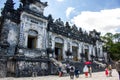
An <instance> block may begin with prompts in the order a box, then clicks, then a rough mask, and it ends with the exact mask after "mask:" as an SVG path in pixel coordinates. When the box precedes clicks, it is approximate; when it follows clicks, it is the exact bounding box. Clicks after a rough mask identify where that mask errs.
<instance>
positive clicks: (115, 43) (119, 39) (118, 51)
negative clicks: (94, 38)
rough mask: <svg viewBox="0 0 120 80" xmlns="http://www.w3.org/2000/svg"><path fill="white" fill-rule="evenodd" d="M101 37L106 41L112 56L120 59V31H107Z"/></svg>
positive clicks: (114, 58)
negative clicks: (113, 32)
mask: <svg viewBox="0 0 120 80" xmlns="http://www.w3.org/2000/svg"><path fill="white" fill-rule="evenodd" d="M101 39H102V40H103V41H104V42H105V45H104V47H107V48H108V47H109V48H108V51H109V52H110V57H111V58H112V59H113V60H118V59H120V33H116V34H112V33H106V34H105V35H104V36H101Z"/></svg>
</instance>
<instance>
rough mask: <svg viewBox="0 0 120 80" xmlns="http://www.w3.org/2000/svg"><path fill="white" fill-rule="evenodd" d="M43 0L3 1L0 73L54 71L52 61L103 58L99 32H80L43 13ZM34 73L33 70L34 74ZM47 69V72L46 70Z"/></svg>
mask: <svg viewBox="0 0 120 80" xmlns="http://www.w3.org/2000/svg"><path fill="white" fill-rule="evenodd" d="M46 6H47V2H41V1H40V0H20V5H19V8H18V9H14V2H13V0H7V1H6V3H5V6H4V8H3V10H2V12H1V17H0V76H1V77H6V76H16V77H20V76H32V75H33V74H37V76H40V75H49V74H52V73H54V67H53V65H54V64H53V63H52V62H51V60H50V58H53V59H55V60H56V61H60V62H65V61H73V62H84V61H93V60H104V61H107V56H106V54H105V52H104V50H103V41H102V40H101V39H100V32H97V31H96V30H93V31H89V33H88V32H86V31H83V30H82V28H78V27H76V25H69V23H68V22H66V23H64V22H63V21H62V20H61V19H60V18H59V19H56V20H54V19H53V18H52V16H51V15H49V16H44V9H45V7H46ZM34 72H35V73H34ZM46 72H47V73H46Z"/></svg>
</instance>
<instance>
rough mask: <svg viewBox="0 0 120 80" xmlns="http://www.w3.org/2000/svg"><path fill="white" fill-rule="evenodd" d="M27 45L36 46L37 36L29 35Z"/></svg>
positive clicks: (31, 47) (29, 46)
mask: <svg viewBox="0 0 120 80" xmlns="http://www.w3.org/2000/svg"><path fill="white" fill-rule="evenodd" d="M27 47H28V48H30V49H33V48H36V37H32V36H28V45H27Z"/></svg>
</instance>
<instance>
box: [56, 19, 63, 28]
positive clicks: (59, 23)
mask: <svg viewBox="0 0 120 80" xmlns="http://www.w3.org/2000/svg"><path fill="white" fill-rule="evenodd" d="M55 23H56V24H57V25H60V26H64V22H63V21H61V18H59V19H56V21H55Z"/></svg>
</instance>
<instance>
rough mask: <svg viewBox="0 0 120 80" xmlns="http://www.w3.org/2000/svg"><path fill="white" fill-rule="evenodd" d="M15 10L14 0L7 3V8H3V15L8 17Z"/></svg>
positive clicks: (8, 0)
mask: <svg viewBox="0 0 120 80" xmlns="http://www.w3.org/2000/svg"><path fill="white" fill-rule="evenodd" d="M13 10H14V3H13V0H7V1H6V3H5V6H4V8H3V11H2V12H1V14H2V15H3V16H4V15H5V16H6V15H7V14H8V13H10V12H12V11H13Z"/></svg>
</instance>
